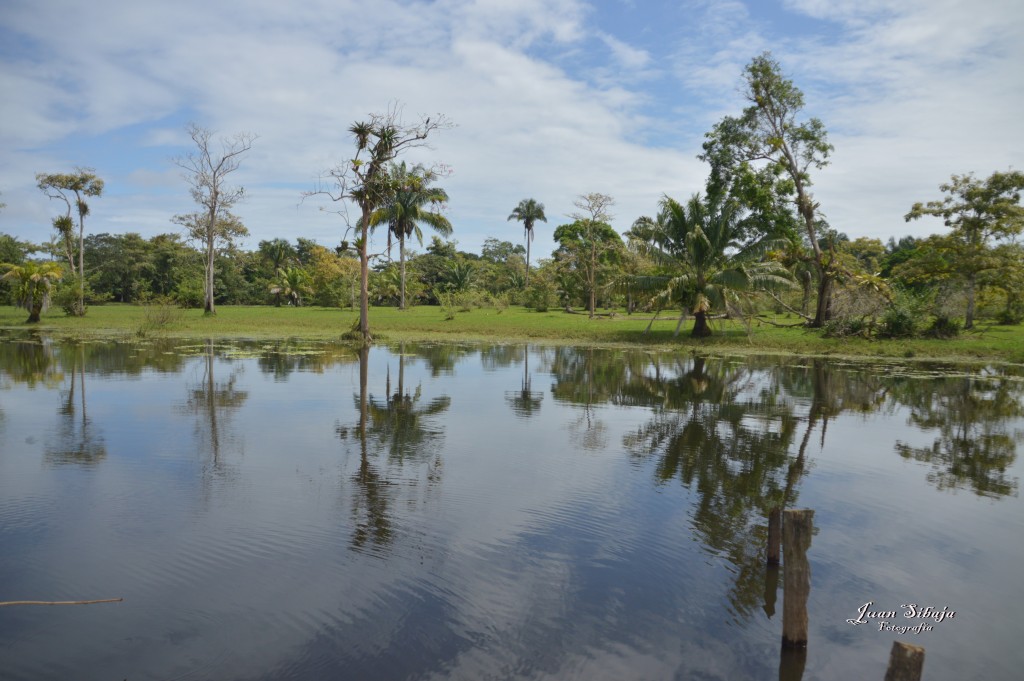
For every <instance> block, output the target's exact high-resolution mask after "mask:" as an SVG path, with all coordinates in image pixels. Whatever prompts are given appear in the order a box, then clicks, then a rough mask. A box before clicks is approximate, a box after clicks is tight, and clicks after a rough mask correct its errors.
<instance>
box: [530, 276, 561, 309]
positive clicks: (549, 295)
mask: <svg viewBox="0 0 1024 681" xmlns="http://www.w3.org/2000/svg"><path fill="white" fill-rule="evenodd" d="M554 302H555V288H554V286H552V285H551V283H550V282H548V281H545V280H543V279H539V280H534V283H532V284H530V287H529V288H528V289H526V293H525V294H524V295H523V305H524V306H525V307H527V308H529V309H531V310H535V311H537V312H547V311H548V309H549V308H550V307H551V306H552V305H553V304H554Z"/></svg>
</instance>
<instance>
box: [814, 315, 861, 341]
mask: <svg viewBox="0 0 1024 681" xmlns="http://www.w3.org/2000/svg"><path fill="white" fill-rule="evenodd" d="M822 329H823V332H824V333H823V335H824V336H825V337H826V338H848V337H850V336H860V337H862V338H867V337H868V336H870V334H871V324H870V323H869V322H868V321H867V320H865V319H861V318H859V317H846V318H842V319H830V320H829V321H827V322H825V325H824V327H822Z"/></svg>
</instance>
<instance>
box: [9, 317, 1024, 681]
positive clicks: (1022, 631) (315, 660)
mask: <svg viewBox="0 0 1024 681" xmlns="http://www.w3.org/2000/svg"><path fill="white" fill-rule="evenodd" d="M1022 442H1024V380H1022V375H1021V373H1020V372H1019V371H1013V370H1008V369H1001V368H992V367H982V366H976V367H942V366H933V365H920V364H900V363H890V364H884V365H877V364H876V365H873V366H872V365H862V364H854V363H835V362H832V363H830V362H826V361H824V360H816V359H815V360H812V359H804V360H782V359H778V358H768V359H765V358H736V357H732V358H730V357H725V358H700V357H694V356H692V355H686V354H651V353H644V352H624V351H610V350H597V349H588V348H571V347H558V348H551V347H534V346H523V345H488V346H481V345H403V346H398V345H395V346H393V347H391V348H380V347H375V348H373V349H370V350H369V351H366V352H363V353H360V352H358V351H356V350H353V349H351V348H348V347H344V346H337V345H332V344H326V343H325V344H315V343H251V342H250V343H243V342H239V343H222V342H217V343H212V342H202V341H198V342H192V343H185V342H170V341H164V342H150V343H106V342H104V343H64V344H61V343H58V342H54V341H51V340H49V339H47V338H45V337H21V338H11V337H8V338H5V339H2V341H0V600H2V601H11V600H47V601H65V600H88V599H103V598H123V599H124V600H123V601H122V602H119V603H111V604H94V605H76V606H53V607H42V606H8V607H0V677H2V678H3V679H10V680H14V679H96V680H114V679H118V680H119V679H129V680H131V681H136V680H139V679H217V680H232V679H385V680H387V679H616V680H619V679H747V678H749V679H777V678H788V679H799V678H801V677H802V678H804V679H854V678H857V679H881V678H882V677H883V676H884V674H885V667H886V664H887V660H888V655H889V649H890V647H891V646H892V642H893V641H894V640H896V639H899V640H905V641H909V642H911V643H915V644H918V645H922V646H924V647H925V649H926V651H927V652H926V660H925V678H926V679H929V681H938V680H939V679H951V680H952V679H956V680H958V681H959V680H961V679H970V678H977V679H1017V678H1021V677H1020V670H1021V669H1024V646H1022V645H1021V641H1022V640H1024V624H1022V612H1021V606H1022V605H1024V580H1022V579H1021V577H1020V574H1021V565H1024V542H1022V539H1024V508H1022V506H1021V501H1020V498H1019V477H1020V471H1021V465H1020V463H1019V462H1018V456H1017V455H1018V449H1019V448H1020V447H1021V446H1022ZM779 504H784V505H785V507H786V508H807V509H813V510H814V511H815V516H814V522H815V526H816V534H815V536H814V539H813V543H812V545H811V547H810V550H809V552H808V558H809V561H810V565H811V570H812V590H811V595H810V601H809V605H808V612H809V619H810V632H809V645H808V649H807V654H806V658H805V659H797V660H795V661H794V660H787V662H786V664H784V665H781V668H780V645H779V644H780V639H781V631H782V630H781V627H782V623H781V612H782V592H781V579H780V576H779V574H778V573H777V572H776V571H771V570H767V569H766V568H765V566H764V555H765V546H766V534H767V532H766V524H767V523H766V514H767V511H768V509H770V508H771V507H773V506H775V505H779ZM867 603H871V606H870V608H868V609H867V611H866V612H867V613H868V616H866V617H859V616H858V613H859V611H860V610H862V609H863V606H864V605H865V604H867ZM904 604H907V605H909V604H917V606H918V607H919V608H924V607H928V606H931V607H932V608H935V609H938V610H942V609H946V611H947V612H948V611H955V616H952V617H948V616H947V617H945V618H944V619H943V620H942V621H937V619H936V618H934V617H932V618H925V619H921V618H910V619H908V618H905V617H904V614H905V612H906V611H907V608H905V607H904ZM882 612H892V613H893V614H890V615H878V616H877V617H870V615H871V614H877V613H882ZM857 619H865V620H867V621H866V622H865V623H863V624H851V623H848V622H847V620H854V621H856V620H857ZM886 621H888V622H889V626H890V627H891V626H893V625H895V626H904V627H906V626H914V625H922V626H919V627H918V628H917V631H916V633H915V632H914V631H910V632H906V633H904V634H900V633H898V632H896V631H886V630H883V629H884V628H885V626H886V625H885V624H883V622H886Z"/></svg>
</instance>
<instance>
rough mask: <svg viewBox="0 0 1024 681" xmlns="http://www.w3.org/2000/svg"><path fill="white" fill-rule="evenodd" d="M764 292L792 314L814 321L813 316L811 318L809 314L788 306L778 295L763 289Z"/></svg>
mask: <svg viewBox="0 0 1024 681" xmlns="http://www.w3.org/2000/svg"><path fill="white" fill-rule="evenodd" d="M765 293H767V294H768V295H769V297H771V299H772V300H774V301H775V302H776V303H778V304H779V305H781V306H782V307H784V308H786V309H787V310H789V311H790V312H792V313H793V314H795V315H797V316H798V317H802V318H803V319H806V320H807V321H809V322H811V321H814V318H813V317H811V316H809V315H805V314H804V313H803V312H801V311H800V310H796V309H794V308H792V307H790V306H789V305H787V304H786V303H785V302H784V301H783V300H782V298H779V297H778V296H777V295H775V293H773V292H772V291H765Z"/></svg>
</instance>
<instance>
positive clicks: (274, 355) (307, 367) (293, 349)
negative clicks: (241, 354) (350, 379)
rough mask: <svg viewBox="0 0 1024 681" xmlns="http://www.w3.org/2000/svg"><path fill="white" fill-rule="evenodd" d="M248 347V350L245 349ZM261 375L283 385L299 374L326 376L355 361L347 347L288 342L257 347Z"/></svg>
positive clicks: (274, 342)
mask: <svg viewBox="0 0 1024 681" xmlns="http://www.w3.org/2000/svg"><path fill="white" fill-rule="evenodd" d="M243 347H245V346H243ZM249 351H251V352H254V353H256V354H257V358H256V362H257V365H258V366H259V368H260V371H261V372H263V373H265V374H270V375H272V376H273V377H274V380H275V381H279V382H283V381H286V380H287V379H288V377H289V376H290V375H291V374H292V373H294V372H296V371H305V372H311V373H317V374H322V373H323V372H325V371H327V370H328V369H329V368H331V367H332V366H334V365H336V364H340V363H347V362H351V361H352V350H351V348H350V347H349V346H348V345H345V344H340V343H338V344H334V343H315V342H311V341H299V340H294V339H288V340H283V341H272V342H267V343H262V344H260V345H258V346H254V347H252V348H251V349H249Z"/></svg>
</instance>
